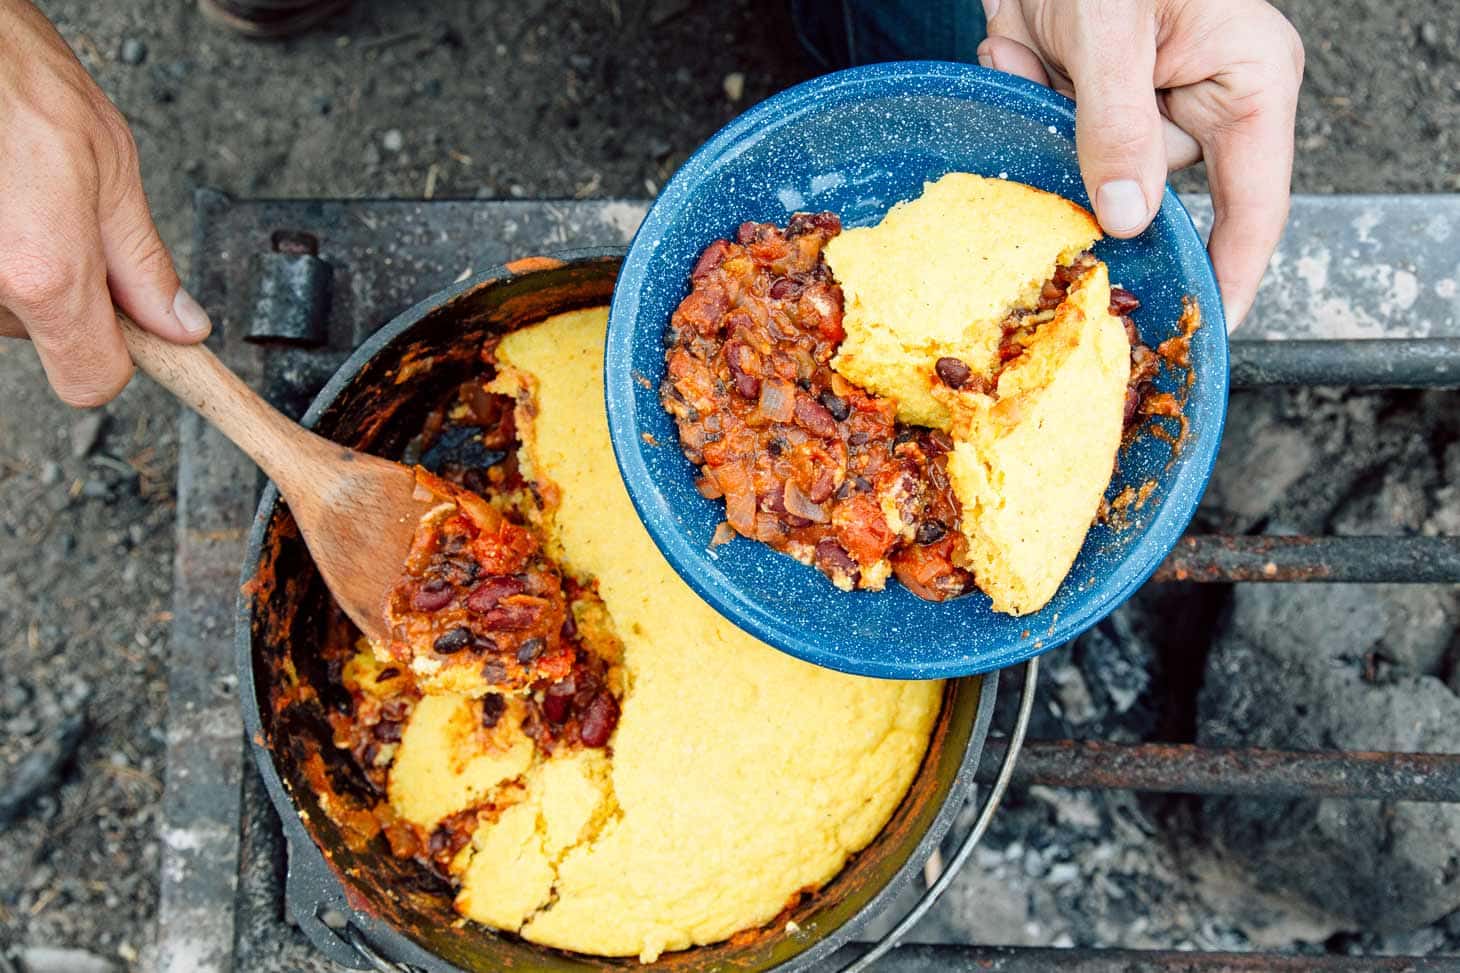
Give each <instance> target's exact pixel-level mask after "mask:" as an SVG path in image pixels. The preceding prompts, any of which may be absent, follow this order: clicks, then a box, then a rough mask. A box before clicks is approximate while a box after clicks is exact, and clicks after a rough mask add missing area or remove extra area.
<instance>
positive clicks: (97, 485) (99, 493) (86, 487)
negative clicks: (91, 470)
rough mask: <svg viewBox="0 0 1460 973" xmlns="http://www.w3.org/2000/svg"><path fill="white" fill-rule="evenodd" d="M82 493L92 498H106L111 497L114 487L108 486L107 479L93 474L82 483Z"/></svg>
mask: <svg viewBox="0 0 1460 973" xmlns="http://www.w3.org/2000/svg"><path fill="white" fill-rule="evenodd" d="M81 495H82V496H83V497H89V498H91V499H92V500H106V499H110V497H111V495H112V488H111V487H109V486H107V484H106V481H105V480H102V479H100V478H98V477H94V476H93V477H91V478H89V479H88V480H87V481H86V482H85V483H83V484H81Z"/></svg>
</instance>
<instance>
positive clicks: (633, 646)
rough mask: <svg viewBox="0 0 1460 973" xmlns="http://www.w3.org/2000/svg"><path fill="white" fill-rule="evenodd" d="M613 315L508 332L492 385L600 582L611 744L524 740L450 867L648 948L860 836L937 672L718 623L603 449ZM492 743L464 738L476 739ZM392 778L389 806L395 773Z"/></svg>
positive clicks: (476, 882)
mask: <svg viewBox="0 0 1460 973" xmlns="http://www.w3.org/2000/svg"><path fill="white" fill-rule="evenodd" d="M605 324H606V312H605V311H604V310H602V309H596V310H591V311H583V312H575V313H572V314H565V315H559V316H557V317H554V318H550V319H548V320H547V321H544V322H542V323H540V324H537V325H535V326H533V327H530V328H527V329H524V330H522V331H518V332H514V333H513V334H511V335H508V336H507V337H506V338H504V339H503V340H502V342H501V345H500V346H499V348H498V350H497V358H498V361H499V363H500V364H501V366H502V369H501V372H500V374H499V376H498V378H497V380H496V381H495V382H494V384H493V386H492V390H493V391H498V392H505V393H508V394H514V395H516V396H517V397H518V402H519V406H518V409H517V422H518V429H519V433H520V435H521V438H522V441H523V448H522V450H521V454H522V455H521V465H522V469H523V470H524V472H525V473H526V475H528V476H529V478H531V479H532V480H533V481H534V482H535V483H536V484H537V485H538V488H539V492H540V493H541V494H542V496H543V498H544V501H545V507H546V508H547V510H548V515H547V517H546V518H545V523H544V524H543V526H544V527H545V529H546V535H547V539H548V543H547V548H548V551H549V552H550V554H551V555H552V556H553V557H554V558H555V559H556V560H557V561H558V563H560V564H561V565H562V566H563V568H564V569H565V570H566V571H568V572H570V573H573V574H576V575H578V576H579V577H580V578H581V579H584V580H588V579H596V580H597V586H598V592H599V594H600V596H601V597H602V599H603V601H604V604H605V605H606V607H607V610H608V613H609V615H610V616H611V617H612V622H613V626H614V629H615V631H616V632H617V634H618V636H619V637H620V639H621V640H622V642H623V646H624V657H623V673H622V674H623V679H624V685H625V691H624V695H623V700H622V716H621V718H620V721H619V724H618V728H617V730H616V732H615V734H614V736H613V738H612V739H611V741H610V748H611V752H609V753H604V752H603V751H593V750H577V751H571V752H569V753H564V754H560V755H556V756H553V757H551V758H547V759H544V758H542V756H541V755H540V754H534V755H533V757H532V763H531V765H530V766H529V767H528V768H527V769H526V770H525V771H524V772H522V773H521V774H519V775H518V776H516V777H515V778H512V779H510V780H508V779H503V780H502V781H501V782H500V786H499V787H498V788H497V790H496V791H495V792H493V793H492V794H487V795H485V797H483V796H482V795H480V794H477V795H475V798H476V799H478V800H479V801H480V800H486V801H487V802H489V803H490V804H491V805H492V810H491V811H490V812H489V813H483V814H482V815H481V818H482V820H483V823H482V824H480V825H479V826H478V828H477V830H476V832H475V834H474V836H473V839H472V842H471V844H470V845H468V846H467V847H466V848H464V849H463V850H462V851H461V852H460V853H459V854H458V856H457V858H456V860H455V862H454V864H453V871H454V872H456V873H458V874H459V875H460V877H461V881H462V888H461V892H460V894H459V895H458V898H457V907H458V909H459V910H460V911H462V912H463V913H464V914H465V915H467V916H468V917H469V918H472V919H476V920H478V921H481V922H484V923H487V924H489V925H493V926H495V927H497V928H502V929H508V930H513V931H519V932H520V933H521V935H522V936H523V937H525V938H526V939H528V940H531V941H534V942H538V943H542V944H544V945H548V946H555V947H559V948H563V949H569V950H574V951H578V952H584V953H593V954H598V955H605V956H627V955H636V954H637V955H638V956H639V957H640V958H641V959H643V960H645V961H646V962H647V961H652V960H653V959H654V958H656V957H657V956H658V955H659V954H660V953H662V952H664V951H666V950H674V949H683V948H687V947H689V946H692V945H696V944H703V943H712V942H718V941H720V940H723V939H726V938H728V937H730V936H731V935H733V934H734V933H736V932H739V931H741V930H743V929H748V928H754V927H757V926H760V925H763V924H764V923H766V922H768V921H769V920H771V919H772V918H774V917H775V916H776V915H777V914H778V913H779V912H780V911H781V910H782V909H783V908H784V906H785V904H786V902H787V901H788V900H789V899H790V897H791V896H792V895H793V894H795V893H797V892H798V891H800V890H802V889H805V888H816V887H819V886H821V885H822V884H824V883H825V882H826V881H827V880H829V879H830V878H831V877H833V876H834V875H835V874H836V873H837V872H838V871H840V870H841V868H842V866H843V865H844V864H845V863H846V861H847V859H848V857H849V856H850V855H852V854H853V853H855V852H856V851H858V850H859V849H861V848H863V847H865V846H866V845H867V844H868V843H870V842H871V841H872V840H873V838H875V837H876V835H877V834H878V832H879V831H880V830H881V829H882V827H883V826H884V825H885V824H886V822H887V820H888V818H889V817H890V816H891V815H892V812H893V811H894V810H895V809H896V807H897V805H898V803H899V802H900V801H901V799H902V796H903V794H904V793H905V792H906V790H907V788H908V786H909V784H910V783H911V781H912V779H913V777H914V776H915V775H916V773H917V769H918V766H919V763H920V761H921V758H922V756H923V753H924V751H925V750H926V748H927V743H928V737H929V734H930V732H931V730H932V726H933V723H934V721H935V719H936V717H937V713H938V709H939V704H940V700H941V684H940V683H914V682H883V681H878V680H871V679H862V678H856V677H850V676H845V675H841V674H838V673H833V672H830V671H828V670H823V669H818V668H815V667H813V666H809V665H807V664H805V663H802V662H798V661H796V660H794V659H791V658H790V657H789V656H785V655H783V654H781V653H779V652H776V651H775V650H773V649H771V648H769V647H768V646H765V645H763V644H761V643H759V642H757V641H755V640H754V639H752V638H751V637H750V636H748V635H746V634H744V633H743V632H741V631H740V630H739V629H737V628H735V627H734V626H732V625H731V624H730V623H729V622H727V621H725V620H724V619H723V618H721V617H720V616H719V615H717V614H716V613H715V612H714V611H713V610H712V609H711V608H709V606H707V605H706V604H705V603H704V602H703V601H701V600H700V599H699V597H698V596H697V595H695V594H694V593H693V592H692V591H691V590H690V589H689V588H688V587H687V586H686V585H685V584H684V582H682V581H681V580H680V579H679V578H678V576H677V575H676V574H675V573H674V572H673V570H672V569H671V568H670V567H669V565H668V564H667V563H666V562H665V561H664V559H663V557H662V556H661V555H660V553H659V551H658V549H657V548H656V547H655V546H654V544H653V542H652V541H651V540H650V538H649V536H648V534H647V533H646V532H645V530H644V527H643V525H642V524H641V523H640V521H639V518H638V516H637V514H636V513H635V511H634V509H633V506H632V504H631V503H630V501H629V498H628V495H627V493H626V492H625V490H624V487H623V484H622V481H621V479H620V477H619V473H618V469H617V466H616V465H615V462H614V458H613V452H612V449H611V446H610V444H609V439H608V431H607V425H606V420H605V416H604V412H603V407H602V401H603V384H602V354H603V351H602V349H603V334H604V329H605ZM418 711H419V707H418ZM428 712H429V710H428ZM448 722H449V721H448ZM414 724H415V716H414V714H413V718H412V721H411V724H410V725H408V727H407V729H406V732H405V735H404V736H403V739H402V745H401V755H400V756H398V757H397V760H401V759H405V757H406V752H407V751H408V750H411V751H412V752H413V753H416V752H417V750H416V748H415V747H414V744H416V743H417V742H419V743H422V744H425V743H427V740H428V735H426V734H422V735H421V736H420V740H419V741H417V739H416V734H415V733H414V732H413V731H414V730H415V725H414ZM500 726H501V724H499V729H500ZM488 736H490V735H486V734H481V733H479V732H478V733H477V735H476V736H475V737H474V739H477V740H480V741H484V742H483V745H484V746H485V745H486V744H485V741H486V740H487V738H488ZM451 753H452V751H451V749H450V747H449V746H443V745H434V746H423V747H421V748H420V749H419V755H421V756H425V757H428V758H429V757H430V756H431V755H432V754H435V755H436V756H437V758H438V759H439V760H440V761H441V766H440V767H439V768H437V769H436V770H434V771H426V770H423V771H421V772H420V773H419V774H418V775H417V776H416V779H417V780H420V779H424V777H425V776H426V775H427V774H428V773H436V774H438V775H446V774H447V773H448V771H449V769H450V765H449V760H450V759H452V758H451V757H450V754H451ZM411 759H412V760H414V759H416V757H414V756H413V757H412V758H411ZM465 765H468V766H469V765H470V764H469V761H468V762H467V763H466V764H465ZM457 776H458V777H459V776H460V775H459V774H458V775H457ZM391 785H392V786H391V794H392V800H393V803H395V804H396V806H397V809H398V810H400V809H401V808H403V807H405V804H406V802H405V801H404V800H401V801H397V800H396V797H397V794H398V793H399V794H403V793H404V790H405V786H406V784H405V782H403V781H399V782H398V781H397V780H395V779H392V781H391ZM398 785H399V786H398ZM453 786H455V785H453ZM448 790H450V793H451V794H452V795H453V798H452V800H449V801H444V802H436V803H435V804H431V805H430V807H429V811H428V812H421V813H428V814H430V815H442V814H445V813H451V812H450V811H448V810H446V809H447V807H452V806H454V805H456V804H459V803H461V801H462V800H470V799H472V798H462V797H460V796H459V795H460V793H461V788H459V787H458V788H456V789H454V790H452V789H450V788H448ZM471 806H476V805H465V806H464V807H462V808H458V810H464V809H466V808H467V807H471Z"/></svg>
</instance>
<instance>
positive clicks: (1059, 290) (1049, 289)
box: [1039, 280, 1066, 311]
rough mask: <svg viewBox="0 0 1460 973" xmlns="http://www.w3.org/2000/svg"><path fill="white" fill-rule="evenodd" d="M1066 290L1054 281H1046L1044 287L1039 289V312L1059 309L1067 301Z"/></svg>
mask: <svg viewBox="0 0 1460 973" xmlns="http://www.w3.org/2000/svg"><path fill="white" fill-rule="evenodd" d="M1065 290H1066V288H1064V287H1061V286H1060V285H1059V284H1057V283H1055V282H1054V281H1052V280H1047V281H1045V282H1044V286H1043V287H1041V288H1040V289H1039V310H1041V311H1048V310H1051V309H1052V308H1056V307H1059V306H1060V302H1061V301H1063V300H1064V299H1065Z"/></svg>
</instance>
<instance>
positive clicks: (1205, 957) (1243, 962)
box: [878, 944, 1460, 973]
mask: <svg viewBox="0 0 1460 973" xmlns="http://www.w3.org/2000/svg"><path fill="white" fill-rule="evenodd" d="M878 969H879V970H888V971H894V973H934V971H936V973H1045V971H1048V970H1056V971H1059V973H1248V971H1261V973H1401V971H1403V973H1436V971H1440V970H1445V971H1447V973H1454V971H1455V970H1457V969H1460V959H1457V958H1456V957H1453V956H1335V955H1315V956H1294V955H1287V954H1282V953H1199V952H1190V951H1186V950H1174V949H1149V950H1148V949H1044V948H1038V947H1028V946H944V945H933V944H913V945H907V946H899V947H898V948H897V949H896V950H894V951H893V952H891V953H890V954H888V956H887V957H886V958H885V959H883V960H882V962H881V964H880V965H879V966H878Z"/></svg>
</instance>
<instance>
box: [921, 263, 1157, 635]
mask: <svg viewBox="0 0 1460 973" xmlns="http://www.w3.org/2000/svg"><path fill="white" fill-rule="evenodd" d="M1109 305H1110V280H1109V277H1108V274H1107V271H1106V268H1105V265H1104V264H1103V263H1098V262H1097V263H1096V264H1095V265H1094V266H1093V267H1091V268H1090V269H1089V270H1087V271H1086V272H1085V273H1084V274H1083V275H1081V276H1080V277H1078V278H1076V279H1075V281H1074V282H1073V283H1072V284H1071V285H1070V289H1069V293H1068V295H1067V297H1066V299H1065V301H1064V303H1062V304H1061V305H1060V306H1059V307H1058V308H1057V309H1056V311H1055V314H1054V317H1053V319H1052V320H1050V321H1048V322H1047V323H1045V324H1042V325H1040V326H1039V328H1038V329H1037V330H1035V332H1034V333H1033V337H1032V338H1031V339H1030V340H1029V342H1028V344H1027V345H1026V348H1025V351H1024V353H1023V354H1022V355H1021V356H1020V357H1019V358H1017V359H1015V360H1014V361H1013V362H1011V363H1010V364H1009V365H1008V367H1006V368H1005V369H1004V370H1003V371H1002V372H1001V373H1000V374H999V379H998V386H997V390H996V394H992V395H990V394H984V393H980V392H974V391H963V392H954V391H952V390H950V389H947V388H942V389H940V390H938V395H939V398H940V399H941V400H942V401H943V403H944V404H945V405H946V406H948V408H949V409H950V412H951V415H952V419H953V423H952V429H951V432H952V436H953V441H954V448H953V452H952V454H951V455H950V456H949V458H948V476H949V479H950V480H951V481H952V483H953V490H954V493H955V494H956V495H957V496H958V499H959V502H960V503H961V504H962V506H963V531H964V535H965V536H966V537H967V539H968V555H967V557H968V566H969V567H970V568H971V569H972V570H973V572H974V576H975V579H976V580H977V583H978V586H979V588H981V589H982V590H983V591H984V592H985V593H987V594H988V595H989V597H990V598H992V599H993V607H994V610H995V611H1001V612H1008V613H1009V614H1012V615H1023V614H1027V613H1029V612H1033V611H1037V610H1038V609H1040V608H1042V607H1044V605H1045V604H1047V603H1048V602H1049V600H1050V599H1051V598H1053V597H1054V593H1055V591H1056V590H1058V588H1059V586H1060V584H1061V582H1063V581H1064V578H1065V575H1067V574H1068V573H1069V570H1070V566H1071V565H1073V564H1074V562H1075V557H1076V556H1077V555H1078V554H1079V552H1080V548H1081V547H1082V546H1083V545H1084V542H1085V534H1086V533H1087V532H1088V531H1089V529H1090V524H1091V522H1092V521H1093V520H1094V518H1095V514H1096V511H1097V510H1098V508H1099V505H1100V499H1101V497H1102V496H1103V495H1104V493H1105V489H1106V487H1107V486H1108V485H1109V484H1110V477H1111V472H1112V464H1113V463H1114V461H1115V456H1116V453H1117V451H1118V450H1119V448H1120V437H1121V433H1122V430H1123V426H1124V421H1123V420H1124V407H1125V393H1126V381H1127V379H1128V378H1129V377H1130V342H1129V340H1128V339H1127V337H1126V334H1125V330H1124V327H1123V325H1122V324H1121V322H1120V319H1119V318H1117V317H1115V316H1114V315H1112V314H1111V313H1110V311H1109Z"/></svg>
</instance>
